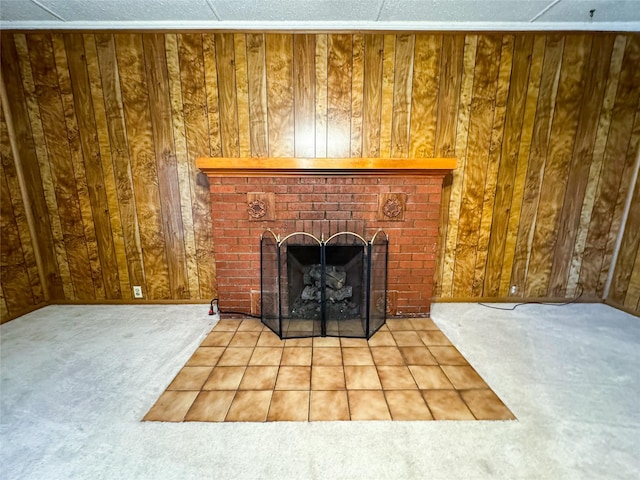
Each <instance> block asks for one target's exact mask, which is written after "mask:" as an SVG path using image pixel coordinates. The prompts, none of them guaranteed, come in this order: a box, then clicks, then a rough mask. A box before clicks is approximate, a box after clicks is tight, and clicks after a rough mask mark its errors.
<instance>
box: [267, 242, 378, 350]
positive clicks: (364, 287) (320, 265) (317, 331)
mask: <svg viewBox="0 0 640 480" xmlns="http://www.w3.org/2000/svg"><path fill="white" fill-rule="evenodd" d="M388 244H389V238H388V236H387V234H386V233H385V232H383V231H382V230H378V231H377V232H376V234H375V235H374V236H373V238H371V240H369V241H367V240H365V239H364V238H363V237H362V236H360V235H358V234H356V233H352V232H340V233H336V234H335V235H331V236H330V237H329V238H328V239H327V240H324V237H322V238H320V239H319V238H317V237H315V236H314V235H311V234H309V233H305V232H296V233H292V234H290V235H287V236H286V237H284V238H283V239H280V237H279V235H276V234H274V233H273V232H272V231H271V230H267V231H266V232H264V233H263V234H262V236H261V239H260V274H261V275H260V288H261V297H260V298H261V300H260V302H261V304H260V306H261V317H262V323H264V324H265V325H266V326H267V327H269V328H270V329H271V330H273V331H274V332H275V333H276V334H277V335H278V336H279V337H280V338H281V339H283V338H301V337H318V336H322V337H326V336H331V337H337V336H339V337H353V338H369V337H371V335H373V334H374V333H375V332H376V331H378V329H379V328H380V327H382V326H383V325H384V324H385V321H386V309H387V300H386V299H387V296H386V290H387V255H388Z"/></svg>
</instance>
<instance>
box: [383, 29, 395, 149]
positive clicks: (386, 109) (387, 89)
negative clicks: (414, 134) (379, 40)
mask: <svg viewBox="0 0 640 480" xmlns="http://www.w3.org/2000/svg"><path fill="white" fill-rule="evenodd" d="M383 55H384V56H383V61H382V108H381V114H380V157H382V158H390V157H391V129H392V127H393V110H394V108H395V105H394V104H393V81H394V79H395V58H396V35H385V36H384V49H383Z"/></svg>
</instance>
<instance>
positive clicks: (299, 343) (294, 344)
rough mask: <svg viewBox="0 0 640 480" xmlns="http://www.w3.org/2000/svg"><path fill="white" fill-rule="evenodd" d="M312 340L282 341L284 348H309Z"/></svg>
mask: <svg viewBox="0 0 640 480" xmlns="http://www.w3.org/2000/svg"><path fill="white" fill-rule="evenodd" d="M312 345H313V338H287V339H286V340H285V341H284V346H285V347H311V346H312Z"/></svg>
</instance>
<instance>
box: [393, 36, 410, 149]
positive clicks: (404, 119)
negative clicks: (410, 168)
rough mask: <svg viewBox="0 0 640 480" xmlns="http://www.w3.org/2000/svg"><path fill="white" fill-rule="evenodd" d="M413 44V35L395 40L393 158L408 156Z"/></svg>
mask: <svg viewBox="0 0 640 480" xmlns="http://www.w3.org/2000/svg"><path fill="white" fill-rule="evenodd" d="M415 43H416V37H415V35H398V37H397V40H396V60H395V61H396V68H395V78H394V81H393V119H392V123H391V157H393V158H405V157H407V155H408V154H409V133H410V130H411V103H412V102H411V93H412V87H413V57H414V51H415Z"/></svg>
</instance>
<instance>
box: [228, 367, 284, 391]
mask: <svg viewBox="0 0 640 480" xmlns="http://www.w3.org/2000/svg"><path fill="white" fill-rule="evenodd" d="M277 375H278V367H247V369H246V370H245V371H244V376H243V377H242V380H241V381H240V386H238V390H273V388H274V387H275V385H276V376H277Z"/></svg>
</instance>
